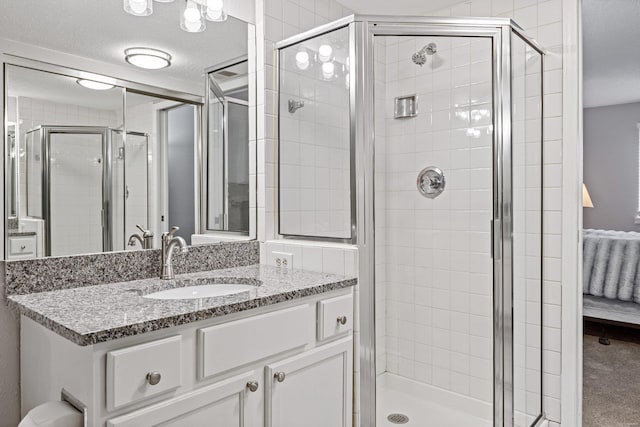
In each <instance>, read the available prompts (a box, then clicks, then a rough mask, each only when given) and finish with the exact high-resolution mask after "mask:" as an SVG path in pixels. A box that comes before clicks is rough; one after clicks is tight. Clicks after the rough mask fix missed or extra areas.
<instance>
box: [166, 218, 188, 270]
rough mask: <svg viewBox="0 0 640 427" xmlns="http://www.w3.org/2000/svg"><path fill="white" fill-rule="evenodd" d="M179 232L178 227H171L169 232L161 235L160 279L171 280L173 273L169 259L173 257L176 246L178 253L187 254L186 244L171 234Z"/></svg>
mask: <svg viewBox="0 0 640 427" xmlns="http://www.w3.org/2000/svg"><path fill="white" fill-rule="evenodd" d="M178 230H180V227H171V230H169V231H167V232H166V233H162V274H161V275H160V278H161V279H173V278H175V274H174V273H173V265H172V264H171V259H172V256H173V250H174V249H175V247H176V246H180V253H183V254H184V253H187V252H188V251H189V248H188V247H187V242H185V241H184V239H183V238H182V237H179V236H174V235H173V233H175V232H176V231H178Z"/></svg>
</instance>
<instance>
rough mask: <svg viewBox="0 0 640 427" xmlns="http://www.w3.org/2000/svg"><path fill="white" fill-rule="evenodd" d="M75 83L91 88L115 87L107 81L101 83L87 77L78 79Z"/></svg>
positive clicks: (105, 88) (106, 88)
mask: <svg viewBox="0 0 640 427" xmlns="http://www.w3.org/2000/svg"><path fill="white" fill-rule="evenodd" d="M76 83H78V84H79V85H80V86H82V87H85V88H87V89H93V90H109V89H113V88H114V87H115V86H114V85H110V84H109V83H101V82H96V81H93V80H87V79H78V80H76Z"/></svg>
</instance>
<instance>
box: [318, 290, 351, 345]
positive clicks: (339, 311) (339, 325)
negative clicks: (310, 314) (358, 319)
mask: <svg viewBox="0 0 640 427" xmlns="http://www.w3.org/2000/svg"><path fill="white" fill-rule="evenodd" d="M352 328H353V296H352V295H351V294H349V295H343V296H339V297H335V298H329V299H325V300H322V301H318V341H324V340H326V339H329V338H333V337H337V336H339V335H343V334H345V333H347V332H349V331H350V330H351V329H352Z"/></svg>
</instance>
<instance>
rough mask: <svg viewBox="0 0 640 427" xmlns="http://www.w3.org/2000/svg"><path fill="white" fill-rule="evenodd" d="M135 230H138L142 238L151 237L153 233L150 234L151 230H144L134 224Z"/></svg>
mask: <svg viewBox="0 0 640 427" xmlns="http://www.w3.org/2000/svg"><path fill="white" fill-rule="evenodd" d="M136 228H137V229H138V230H140V232H141V233H142V237H143V238H145V237H153V233H152V232H151V230H146V229H144V228H142V226H141V225H140V224H136Z"/></svg>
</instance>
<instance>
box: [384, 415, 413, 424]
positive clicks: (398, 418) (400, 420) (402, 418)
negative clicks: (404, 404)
mask: <svg viewBox="0 0 640 427" xmlns="http://www.w3.org/2000/svg"><path fill="white" fill-rule="evenodd" d="M387 420H389V421H391V422H392V423H394V424H406V423H408V422H409V417H407V416H406V415H405V414H389V416H388V417H387Z"/></svg>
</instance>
